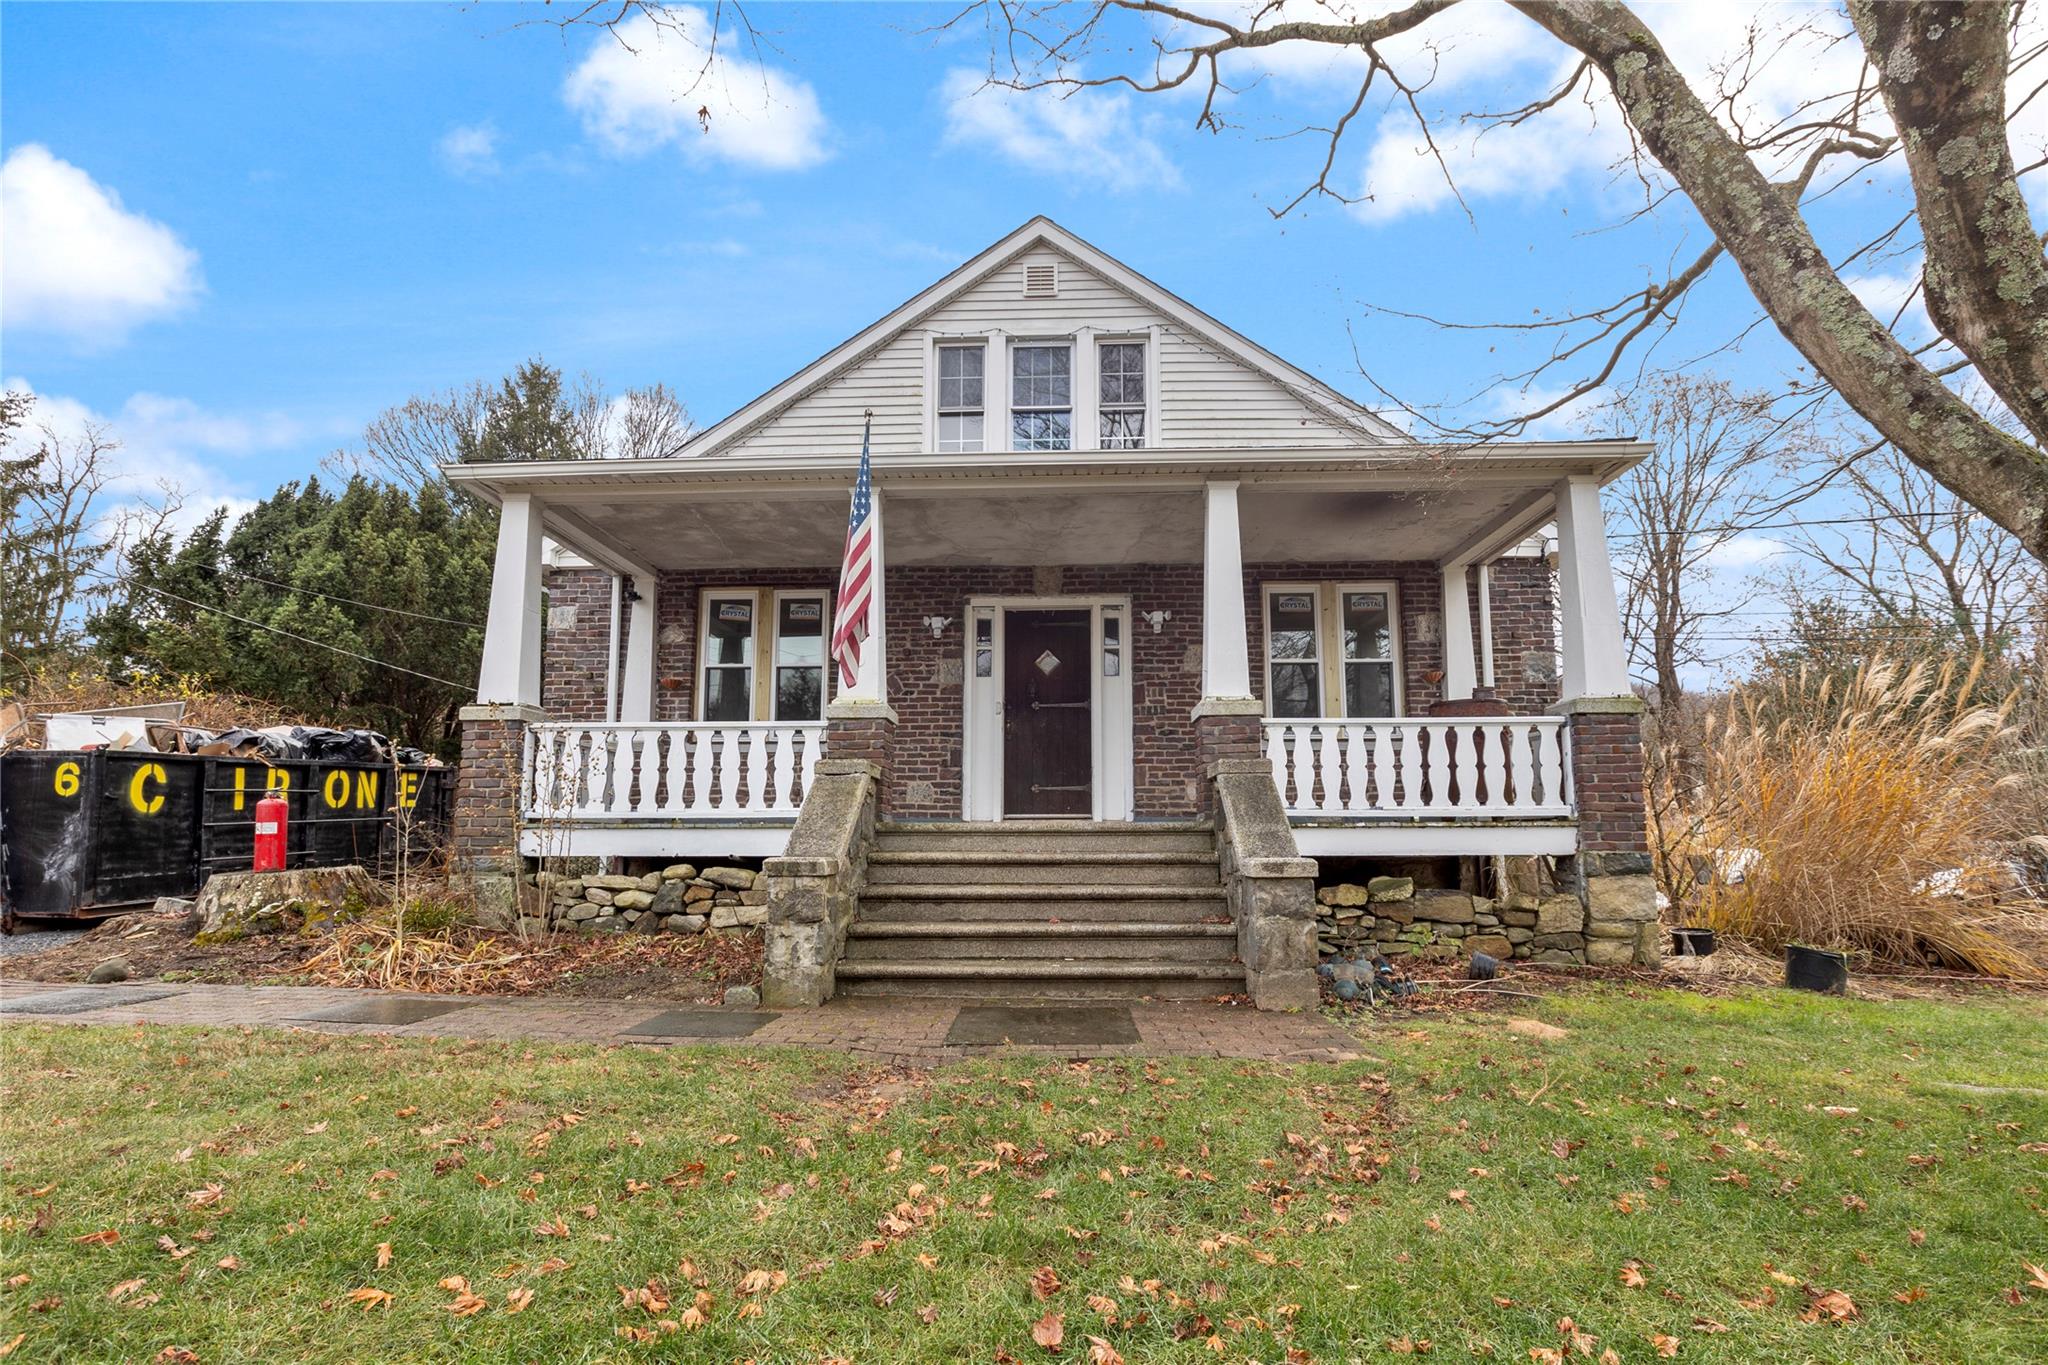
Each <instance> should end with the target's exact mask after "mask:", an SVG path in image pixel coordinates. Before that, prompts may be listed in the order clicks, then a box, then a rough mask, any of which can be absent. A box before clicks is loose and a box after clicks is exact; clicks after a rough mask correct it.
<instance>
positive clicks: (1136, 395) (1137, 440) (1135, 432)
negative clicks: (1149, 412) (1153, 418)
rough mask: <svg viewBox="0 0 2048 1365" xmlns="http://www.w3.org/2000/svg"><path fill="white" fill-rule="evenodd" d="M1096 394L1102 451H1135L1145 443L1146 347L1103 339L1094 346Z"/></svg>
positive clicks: (1140, 343) (1134, 342)
mask: <svg viewBox="0 0 2048 1365" xmlns="http://www.w3.org/2000/svg"><path fill="white" fill-rule="evenodd" d="M1096 357H1097V361H1098V374H1097V382H1096V397H1097V400H1098V410H1099V413H1100V417H1099V426H1100V431H1099V433H1098V434H1099V435H1100V437H1101V444H1102V448H1103V449H1104V450H1138V449H1141V448H1143V446H1144V444H1145V346H1144V343H1142V342H1137V341H1106V342H1104V343H1102V345H1101V346H1099V347H1097V348H1096Z"/></svg>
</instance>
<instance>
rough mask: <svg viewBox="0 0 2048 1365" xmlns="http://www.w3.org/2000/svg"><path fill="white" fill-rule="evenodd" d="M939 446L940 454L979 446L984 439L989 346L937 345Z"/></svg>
mask: <svg viewBox="0 0 2048 1365" xmlns="http://www.w3.org/2000/svg"><path fill="white" fill-rule="evenodd" d="M938 359H939V401H938V414H937V415H938V419H939V431H938V449H939V451H940V453H941V454H954V453H957V452H959V451H964V450H980V449H982V442H983V440H984V439H985V438H984V435H983V432H984V428H985V424H986V420H987V419H986V407H985V399H986V396H987V395H986V393H985V388H986V382H987V366H988V348H987V347H986V346H985V345H982V344H981V343H979V342H976V343H974V344H972V345H964V346H963V345H942V346H940V347H939V356H938Z"/></svg>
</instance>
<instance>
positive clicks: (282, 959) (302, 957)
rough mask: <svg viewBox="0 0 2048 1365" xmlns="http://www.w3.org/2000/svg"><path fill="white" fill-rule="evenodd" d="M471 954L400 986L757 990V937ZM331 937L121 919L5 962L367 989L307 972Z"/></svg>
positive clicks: (10, 966)
mask: <svg viewBox="0 0 2048 1365" xmlns="http://www.w3.org/2000/svg"><path fill="white" fill-rule="evenodd" d="M450 937H451V938H452V939H453V940H455V941H456V942H457V943H459V944H460V945H461V946H462V947H464V948H465V949H477V948H480V949H483V950H484V951H482V952H480V953H479V954H478V956H480V957H481V958H483V959H484V960H485V961H486V962H487V963H488V964H489V965H488V966H487V967H479V968H465V969H461V970H452V971H442V972H436V973H433V974H431V975H427V976H423V977H421V978H420V979H409V980H405V981H402V982H400V983H399V984H400V986H401V988H402V989H406V990H416V991H435V992H446V993H450V994H464V995H515V996H562V997H571V998H579V999H604V1000H633V999H660V1000H705V1001H715V1000H718V999H719V998H720V997H722V996H723V995H724V993H725V990H726V988H727V987H729V986H742V985H746V986H752V985H758V984H759V983H760V980H761V936H760V935H759V934H757V933H743V932H734V933H704V934H693V935H688V936H684V935H678V934H646V935H642V934H602V935H588V936H586V935H572V934H561V935H553V936H549V937H546V938H541V939H534V940H522V939H520V938H519V937H518V936H516V935H513V934H501V933H493V932H490V931H487V930H481V929H468V928H464V929H456V930H453V931H451V932H450ZM329 943H330V939H329V938H328V937H327V936H326V935H324V934H313V935H305V934H296V933H282V934H259V935H254V936H252V937H249V938H245V939H241V940H239V941H237V942H234V943H223V944H217V945H213V946H202V945H200V944H196V943H194V942H193V941H192V935H191V930H190V928H189V921H188V920H187V917H186V916H183V915H173V914H166V915H156V914H146V913H145V914H135V915H122V916H119V917H117V918H116V919H112V920H108V921H107V922H105V923H103V924H101V925H99V926H98V927H96V928H95V929H94V930H92V932H90V933H88V934H86V936H85V937H83V938H81V939H76V940H74V941H72V942H69V943H65V944H62V945H60V946H58V947H55V948H49V949H46V950H44V951H43V952H40V953H25V954H22V955H21V956H18V957H11V958H9V959H7V965H6V970H7V975H8V976H10V977H13V978H15V979H18V980H25V981H56V982H66V983H73V982H81V981H84V980H85V978H86V974H87V973H89V972H90V971H92V969H93V968H94V967H97V966H98V965H99V964H100V963H102V962H105V961H106V960H107V959H108V958H112V957H121V958H125V959H127V962H128V967H129V976H128V979H129V980H130V981H138V982H141V981H161V980H171V981H198V982H205V983H207V984H212V985H247V986H351V985H369V984H371V983H369V982H367V981H358V980H351V979H343V978H339V977H336V976H335V975H333V974H331V973H320V974H318V975H315V974H311V973H308V972H305V971H302V970H301V968H302V967H303V966H304V964H305V963H306V962H307V960H308V959H310V958H312V957H314V956H315V955H316V954H318V953H319V952H320V951H321V950H322V949H324V948H326V947H327V946H329Z"/></svg>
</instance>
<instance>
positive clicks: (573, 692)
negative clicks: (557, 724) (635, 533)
mask: <svg viewBox="0 0 2048 1365" xmlns="http://www.w3.org/2000/svg"><path fill="white" fill-rule="evenodd" d="M541 582H542V586H544V587H545V588H546V589H547V613H548V616H547V629H546V631H545V632H543V635H542V647H541V665H540V701H541V707H542V709H544V710H546V711H547V712H548V713H549V714H550V715H553V716H557V717H560V718H561V719H563V720H603V719H604V712H605V706H604V685H605V679H606V678H608V677H611V676H612V670H611V669H610V668H609V667H608V666H607V665H608V664H609V662H610V661H609V660H608V659H607V658H606V657H605V646H606V642H607V641H608V640H609V639H610V638H611V629H612V577H611V575H610V574H608V573H603V572H600V571H598V570H596V569H556V568H550V569H548V570H547V571H546V572H545V573H544V574H543V575H542V578H541ZM631 614H632V613H630V612H628V611H626V610H625V608H624V604H623V603H621V604H620V610H619V665H620V667H621V668H623V667H624V666H625V658H626V637H627V635H628V633H629V628H630V624H631V623H630V622H629V621H628V619H627V618H628V617H630V616H631Z"/></svg>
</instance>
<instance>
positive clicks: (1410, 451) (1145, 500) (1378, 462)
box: [444, 441, 1650, 575]
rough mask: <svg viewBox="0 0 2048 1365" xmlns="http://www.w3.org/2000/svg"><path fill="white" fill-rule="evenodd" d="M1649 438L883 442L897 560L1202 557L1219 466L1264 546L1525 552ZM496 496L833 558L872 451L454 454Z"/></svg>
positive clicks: (798, 555) (628, 551) (667, 557)
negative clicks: (969, 447) (486, 458)
mask: <svg viewBox="0 0 2048 1365" xmlns="http://www.w3.org/2000/svg"><path fill="white" fill-rule="evenodd" d="M1649 451H1650V447H1649V446H1648V445H1646V444H1643V443H1641V442H1634V441H1559V442H1517V443H1514V444H1494V445H1484V446H1444V445H1422V444H1410V445H1402V446H1382V447H1371V448H1368V449H1363V450H1358V449H1354V450H1350V451H1343V452H1332V451H1330V450H1329V449H1327V448H1320V449H1317V448H1305V449H1264V450H1246V449H1243V448H1236V449H1229V450H1199V449H1162V450H1148V451H1118V452H1114V453H1103V452H1093V453H1087V454H1075V453H1071V452H1049V453H1039V454H1007V453H1004V454H977V455H967V456H954V455H897V456H876V457H874V459H873V473H874V481H875V484H876V486H877V487H878V488H879V489H881V490H882V493H883V499H882V501H883V505H884V539H885V554H886V556H887V558H888V560H889V562H890V563H892V564H898V565H910V564H1015V565H1049V564H1064V565H1072V564H1091V563H1092V564H1116V563H1122V564H1135V563H1196V562H1199V561H1200V559H1201V546H1202V499H1201V496H1200V494H1201V491H1202V489H1203V487H1204V485H1206V484H1208V483H1211V482H1215V481H1235V482H1236V483H1237V484H1238V485H1239V489H1240V492H1239V500H1240V504H1241V508H1242V523H1243V537H1244V542H1245V544H1244V552H1245V558H1246V560H1247V561H1248V562H1272V561H1282V560H1287V561H1298V562H1316V561H1330V562H1334V561H1341V560H1352V561H1356V560H1432V561H1436V562H1439V563H1442V564H1446V565H1457V564H1469V563H1480V562H1484V561H1485V560H1487V559H1490V558H1496V557H1498V556H1499V555H1501V554H1505V553H1507V552H1508V551H1509V550H1511V549H1513V548H1514V547H1515V546H1516V545H1518V544H1519V543H1520V542H1521V541H1523V540H1525V539H1526V538H1527V537H1528V536H1529V534H1530V533H1531V532H1532V531H1534V530H1535V529H1537V528H1538V527H1540V526H1541V525H1543V524H1544V523H1545V522H1546V521H1548V520H1549V519H1550V517H1551V515H1552V510H1553V504H1552V493H1553V491H1554V489H1555V488H1556V486H1557V484H1558V482H1559V481H1560V480H1562V479H1565V478H1568V477H1573V476H1577V477H1582V478H1583V477H1593V478H1597V479H1599V480H1601V481H1602V482H1606V481H1609V480H1611V479H1613V478H1615V477H1617V476H1618V475H1620V474H1621V473H1623V472H1624V471H1626V470H1627V469H1628V468H1630V467H1631V466H1633V465H1634V464H1636V463H1637V462H1638V461H1639V460H1641V459H1642V458H1643V457H1644V456H1645V455H1647V454H1648V453H1649ZM444 472H445V473H446V475H447V477H448V479H449V481H450V482H451V483H453V484H455V485H456V486H458V487H461V488H464V489H466V490H467V491H470V492H473V493H475V494H477V495H479V496H481V497H483V498H485V499H486V500H488V501H491V502H493V503H499V502H502V501H503V499H504V498H505V497H506V496H508V495H516V494H527V495H530V496H532V497H533V498H534V499H535V500H536V501H537V502H538V503H539V504H540V505H541V508H542V524H543V527H544V528H545V530H546V531H547V533H548V534H549V535H550V536H552V537H554V538H555V539H556V540H558V541H559V542H561V543H563V544H565V545H569V546H571V547H573V548H575V549H576V550H577V551H579V552H580V553H582V554H583V555H584V556H585V557H586V558H588V559H590V560H591V561H592V562H594V563H597V564H600V565H602V566H604V567H606V568H609V569H612V570H613V571H615V572H621V573H630V574H635V575H639V574H643V573H645V572H647V571H648V570H651V569H679V570H682V569H693V568H776V567H792V568H793V567H803V566H819V567H824V566H830V565H833V564H836V563H837V562H838V557H839V554H840V552H841V548H842V541H843V539H844V536H845V521H846V506H847V498H848V494H849V490H850V488H851V485H852V481H853V474H854V462H853V461H851V460H849V459H848V458H846V457H845V456H841V455H834V456H830V457H825V456H800V457H779V458H775V459H764V458H762V457H761V456H758V455H755V456H749V457H735V456H709V457H687V456H677V457H669V458H665V459H655V460H630V461H628V460H606V461H595V460H571V461H547V462H542V461H532V462H514V463H504V464H489V465H453V466H448V467H446V469H445V470H444Z"/></svg>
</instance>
